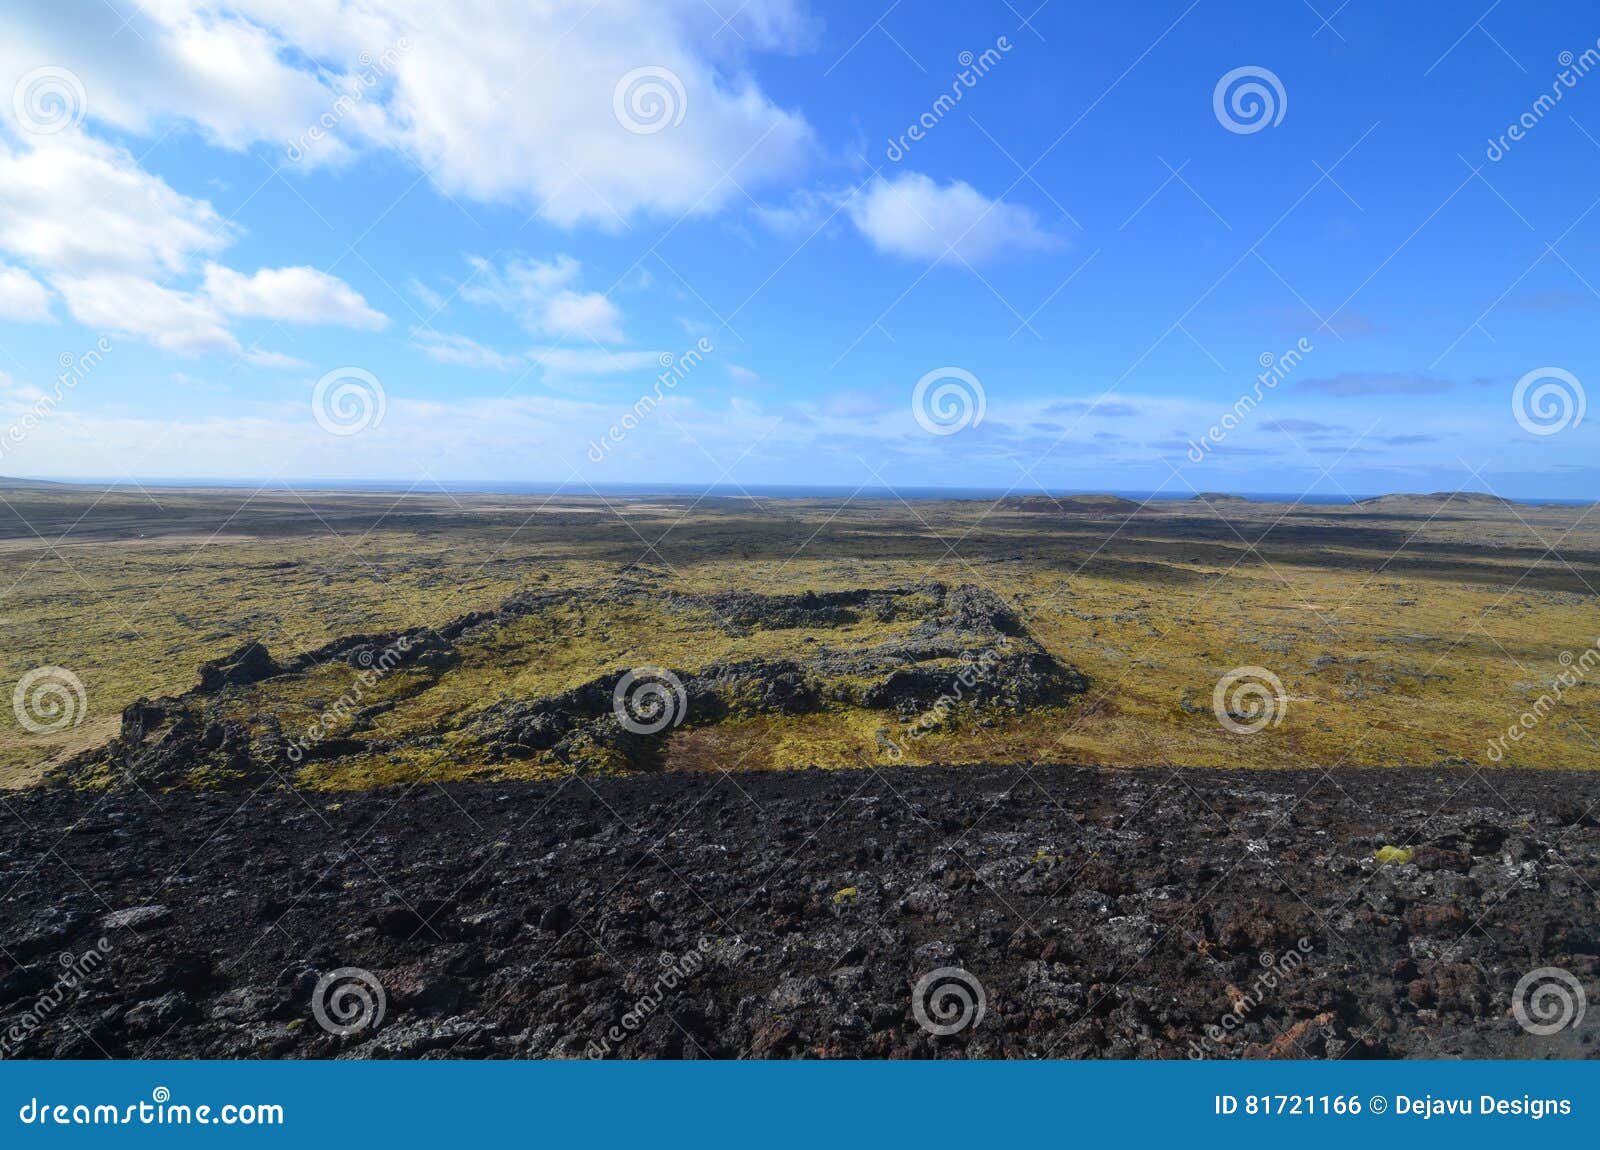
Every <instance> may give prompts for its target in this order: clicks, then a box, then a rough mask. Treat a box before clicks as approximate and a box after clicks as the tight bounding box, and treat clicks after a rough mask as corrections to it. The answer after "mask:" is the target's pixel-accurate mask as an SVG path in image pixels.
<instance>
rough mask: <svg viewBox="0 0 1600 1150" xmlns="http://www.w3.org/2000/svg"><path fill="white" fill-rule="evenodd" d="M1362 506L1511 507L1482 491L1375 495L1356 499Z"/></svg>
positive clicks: (1498, 498) (1509, 501) (1510, 502)
mask: <svg viewBox="0 0 1600 1150" xmlns="http://www.w3.org/2000/svg"><path fill="white" fill-rule="evenodd" d="M1356 503H1357V505H1358V506H1362V507H1392V506H1395V505H1398V504H1406V505H1408V506H1413V507H1414V506H1417V505H1418V504H1429V505H1438V504H1441V503H1460V504H1462V505H1464V506H1468V507H1511V506H1514V504H1513V503H1512V501H1511V500H1509V499H1502V498H1500V496H1498V495H1489V494H1486V493H1484V492H1482V491H1434V492H1430V493H1429V494H1427V495H1406V494H1397V495H1376V496H1373V497H1372V498H1371V499H1358V500H1356Z"/></svg>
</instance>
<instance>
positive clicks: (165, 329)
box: [55, 275, 239, 355]
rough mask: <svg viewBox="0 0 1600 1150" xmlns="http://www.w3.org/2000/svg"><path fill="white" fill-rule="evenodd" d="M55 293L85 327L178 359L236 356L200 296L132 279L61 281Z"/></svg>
mask: <svg viewBox="0 0 1600 1150" xmlns="http://www.w3.org/2000/svg"><path fill="white" fill-rule="evenodd" d="M55 287H56V290H58V291H59V292H60V293H61V295H62V298H64V299H65V300H66V301H67V308H68V310H70V311H71V312H72V317H73V318H74V319H76V320H77V321H78V322H79V323H81V324H83V325H85V326H86V327H89V328H93V329H96V330H99V331H115V332H125V333H127V334H130V335H136V336H140V337H142V338H144V339H147V340H149V341H150V342H151V343H153V344H155V345H156V346H157V347H160V348H165V349H166V350H168V351H175V352H179V353H180V354H183V355H194V354H198V353H200V352H205V351H232V352H236V351H238V350H239V342H238V340H236V339H235V338H234V337H233V334H232V333H231V332H230V331H229V330H228V327H227V323H226V322H225V321H224V319H223V317H222V316H221V315H220V314H219V313H218V312H217V310H216V309H215V308H214V307H213V306H212V305H211V303H210V301H209V300H207V299H205V298H204V297H202V296H197V295H193V294H191V293H189V292H183V291H175V290H173V289H172V288H168V287H163V286H162V285H160V284H158V283H155V282H154V281H152V280H147V279H143V278H141V277H139V276H135V275H98V276H85V277H82V278H68V277H61V278H57V279H56V280H55Z"/></svg>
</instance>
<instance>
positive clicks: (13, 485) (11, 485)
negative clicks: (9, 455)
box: [0, 475, 70, 491]
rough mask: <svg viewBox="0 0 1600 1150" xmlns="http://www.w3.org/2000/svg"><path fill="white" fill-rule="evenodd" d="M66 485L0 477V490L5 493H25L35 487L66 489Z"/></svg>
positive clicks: (50, 481) (49, 481)
mask: <svg viewBox="0 0 1600 1150" xmlns="http://www.w3.org/2000/svg"><path fill="white" fill-rule="evenodd" d="M67 486H70V485H69V484H66V483H56V482H55V481H53V480H50V479H13V478H11V477H10V476H9V475H0V488H4V489H5V490H7V491H26V490H29V489H30V488H37V487H49V488H58V487H67Z"/></svg>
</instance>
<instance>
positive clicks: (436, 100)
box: [0, 0, 812, 227]
mask: <svg viewBox="0 0 1600 1150" xmlns="http://www.w3.org/2000/svg"><path fill="white" fill-rule="evenodd" d="M129 4H132V0H129V3H128V4H119V5H115V6H113V5H106V4H103V3H102V2H101V0H49V2H45V0H19V2H16V3H8V4H6V5H4V6H0V79H3V80H5V81H6V82H7V84H8V89H7V90H9V83H10V82H11V81H13V80H14V79H15V77H16V76H17V75H19V74H21V73H22V72H23V71H25V70H26V69H27V68H29V67H31V66H33V65H34V64H36V63H37V62H38V61H39V60H42V59H43V60H52V61H58V62H60V63H62V64H64V65H65V66H68V67H71V68H72V69H73V70H74V71H76V72H77V73H78V74H79V75H80V76H81V77H82V79H83V83H84V86H85V88H86V90H87V91H89V92H90V93H91V96H90V99H89V101H88V113H89V116H90V118H91V120H92V121H100V122H103V123H109V124H113V125H116V126H117V127H120V128H124V129H129V130H132V131H136V132H141V133H146V134H149V133H153V132H154V131H156V130H157V129H158V128H159V127H160V126H161V125H163V124H164V123H166V122H169V121H171V122H181V123H188V124H192V125H193V126H194V127H195V128H196V129H197V130H198V131H199V132H200V133H201V134H202V135H203V136H204V137H206V138H207V139H209V140H211V141H212V142H214V143H217V144H220V145H222V146H225V147H231V148H244V147H247V146H250V145H252V144H258V143H265V144H269V145H272V146H273V147H274V148H276V149H278V150H279V151H280V152H288V153H289V154H291V155H292V154H294V151H295V149H296V148H298V149H299V150H301V151H304V152H306V153H307V155H308V156H309V157H310V159H311V160H312V161H313V162H319V161H323V160H338V159H340V158H342V157H344V156H347V155H349V154H350V153H351V152H353V151H357V150H361V149H368V148H388V149H395V150H398V151H402V152H404V153H405V154H407V155H408V156H411V157H413V158H414V159H416V160H417V161H418V162H419V163H420V165H421V166H422V167H423V168H424V169H425V170H427V171H428V172H429V173H430V178H431V179H432V180H433V181H434V182H435V184H436V185H437V186H439V187H440V188H441V189H442V190H444V191H446V192H448V193H449V194H451V195H461V196H467V197H471V198H473V199H476V200H481V201H486V202H508V201H509V202H515V203H520V204H526V205H528V206H530V207H532V208H533V209H534V210H536V211H537V212H538V213H539V214H540V215H541V216H543V217H544V218H545V219H547V220H551V221H553V222H556V223H559V224H565V225H571V224H577V223H585V222H588V223H598V224H600V225H602V226H606V227H616V226H621V225H622V224H623V223H624V222H625V221H626V220H628V219H629V218H631V217H632V216H634V215H635V214H636V213H641V212H644V213H667V214H672V215H682V214H688V213H696V214H710V213H712V212H715V211H717V210H719V209H720V208H721V207H723V206H724V205H725V204H726V203H728V202H729V201H731V200H734V199H742V198H743V194H744V193H743V192H741V191H740V188H741V187H743V188H745V189H751V188H756V187H759V186H761V185H762V184H764V183H767V182H770V181H772V180H774V179H777V178H780V177H784V176H788V175H791V174H793V173H794V172H795V171H797V170H798V169H799V168H800V167H801V166H802V165H803V164H804V163H805V162H806V160H807V158H808V156H809V154H810V152H811V150H812V135H811V130H810V128H809V126H808V125H807V124H806V122H805V120H804V119H803V118H802V117H801V116H800V115H799V114H798V113H795V112H792V111H788V110H786V109H783V108H781V107H779V106H778V105H777V104H775V103H774V102H773V101H772V99H771V98H770V97H768V96H767V95H766V93H764V92H763V91H762V90H761V88H760V87H759V86H758V85H757V83H756V82H755V80H754V78H753V77H752V76H751V74H750V72H749V69H748V67H747V66H746V64H745V60H744V55H745V54H747V53H749V52H753V51H774V50H787V49H788V48H789V47H790V46H792V45H793V44H795V43H798V42H800V41H802V40H803V39H804V38H805V33H806V28H807V20H806V18H805V16H804V13H803V11H802V9H801V6H800V5H799V4H798V3H796V2H795V0H748V2H744V3H733V2H729V0H718V4H713V3H712V2H711V0H608V2H607V3H605V4H595V5H589V4H584V5H578V4H576V3H568V2H561V0H543V2H540V3H511V2H506V3H497V4H477V5H473V6H472V7H471V8H470V9H452V8H449V7H448V6H441V5H438V4H436V3H431V2H427V0H364V2H362V3H350V2H348V0H297V2H296V3H292V4H290V3H285V2H284V0H228V2H222V0H161V2H157V0H144V2H142V3H139V4H136V5H133V8H132V11H130V12H129V13H128V15H129V18H130V19H129V23H130V25H131V27H128V28H119V26H120V25H121V24H122V22H123V13H122V11H121V10H122V9H124V8H127V7H129ZM719 4H720V7H719V6H718V5H719ZM725 24H726V25H727V27H725V26H724V25H725ZM580 25H581V34H579V33H578V29H579V26H580ZM730 28H731V30H730ZM119 32H120V34H119ZM641 69H647V70H648V71H646V72H641V71H640V70H641ZM630 75H632V76H634V77H635V78H636V83H634V84H632V85H624V86H623V87H622V88H621V89H620V90H619V82H620V81H622V80H623V78H624V77H625V76H630ZM641 84H642V85H643V86H642V87H641ZM657 97H659V98H660V100H661V101H663V103H657V104H653V103H652V102H651V101H652V100H654V99H656V98H657ZM655 113H660V114H661V116H662V119H661V121H660V122H661V125H662V126H660V127H659V128H657V119H656V118H655ZM313 127H316V128H317V129H318V133H319V134H320V135H321V136H322V139H321V140H320V141H317V142H316V143H315V144H314V146H312V145H310V144H307V145H306V146H304V147H301V146H300V145H301V143H304V142H305V141H307V139H308V133H309V131H310V129H311V128H313ZM630 129H631V130H630ZM290 144H294V145H295V147H294V148H291V147H290V146H289V145H290Z"/></svg>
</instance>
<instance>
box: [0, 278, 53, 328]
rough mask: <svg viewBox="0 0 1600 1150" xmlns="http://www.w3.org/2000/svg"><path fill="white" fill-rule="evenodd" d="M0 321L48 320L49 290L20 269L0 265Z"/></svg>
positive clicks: (35, 321)
mask: <svg viewBox="0 0 1600 1150" xmlns="http://www.w3.org/2000/svg"><path fill="white" fill-rule="evenodd" d="M0 319H18V320H28V321H31V322H34V323H39V322H42V321H44V320H48V319H50V290H49V289H48V288H46V287H45V286H44V284H42V283H40V282H39V281H38V280H36V279H34V278H33V277H32V276H31V275H29V274H28V273H27V272H25V271H23V270H22V269H21V268H14V267H8V266H6V265H5V264H0Z"/></svg>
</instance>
